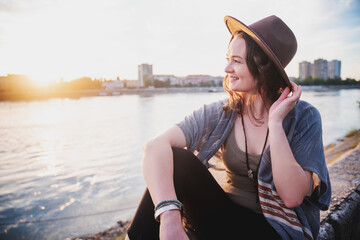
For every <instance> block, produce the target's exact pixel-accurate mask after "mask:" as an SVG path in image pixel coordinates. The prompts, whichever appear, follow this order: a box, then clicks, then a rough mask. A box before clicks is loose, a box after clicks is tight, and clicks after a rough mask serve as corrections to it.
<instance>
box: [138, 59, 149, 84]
mask: <svg viewBox="0 0 360 240" xmlns="http://www.w3.org/2000/svg"><path fill="white" fill-rule="evenodd" d="M152 77H153V67H152V65H151V64H147V63H143V64H140V65H138V85H139V87H144V81H145V79H147V78H152Z"/></svg>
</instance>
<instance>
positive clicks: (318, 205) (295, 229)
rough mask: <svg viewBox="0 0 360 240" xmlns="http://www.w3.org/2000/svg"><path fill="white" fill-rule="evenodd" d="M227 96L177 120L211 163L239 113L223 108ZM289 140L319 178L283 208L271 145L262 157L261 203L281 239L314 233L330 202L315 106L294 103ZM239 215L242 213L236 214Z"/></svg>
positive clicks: (286, 127)
mask: <svg viewBox="0 0 360 240" xmlns="http://www.w3.org/2000/svg"><path fill="white" fill-rule="evenodd" d="M225 101H226V100H222V101H218V102H214V103H212V104H208V105H204V106H203V107H201V108H200V109H198V110H196V111H194V112H192V113H191V114H189V115H188V116H186V117H185V118H184V119H183V120H182V121H181V122H179V123H177V124H176V125H177V126H178V127H180V128H181V129H182V131H183V133H184V135H185V138H186V146H187V149H189V150H190V151H192V152H195V151H197V152H198V153H197V157H198V158H199V159H200V160H201V161H202V162H203V164H205V165H206V166H207V167H209V166H210V165H209V163H208V161H209V160H210V158H211V157H212V156H213V155H214V154H215V153H216V152H217V151H218V150H219V149H220V147H221V145H222V144H223V143H224V141H225V140H226V138H227V136H228V134H229V133H230V131H231V129H232V127H233V125H234V123H235V119H236V117H237V113H236V112H235V111H232V112H230V113H226V112H225V111H224V110H223V108H222V106H223V105H224V104H225ZM283 128H284V130H285V133H286V136H287V139H288V141H289V145H290V147H291V150H292V152H293V154H294V157H295V159H296V161H297V162H298V163H299V164H300V166H301V167H302V168H303V169H304V170H308V171H311V172H313V173H315V174H316V175H317V176H318V178H319V179H320V181H321V183H320V185H319V187H318V188H317V189H315V191H314V192H313V194H312V195H311V196H307V197H305V198H304V201H303V203H302V204H301V205H300V206H298V207H295V208H293V209H290V208H287V207H286V206H285V204H284V203H283V201H282V200H281V198H280V197H279V195H278V194H277V192H276V188H275V186H274V182H273V178H272V171H271V157H270V147H268V148H267V149H266V150H265V152H264V155H263V157H262V159H261V162H260V168H259V173H258V192H259V200H260V206H261V209H262V212H263V214H264V216H265V217H266V219H267V221H268V222H269V223H270V224H271V225H272V226H273V227H274V229H275V230H276V231H277V232H278V233H279V235H280V236H282V238H283V239H316V238H317V235H318V232H319V227H320V212H319V210H326V209H328V207H329V204H330V198H331V187H330V180H329V174H328V170H327V167H326V163H325V156H324V148H323V142H322V129H321V118H320V114H319V112H318V111H317V109H316V108H314V107H313V106H312V105H310V104H309V103H307V102H305V101H302V100H298V102H297V104H296V106H295V108H294V109H293V110H292V111H291V112H290V113H289V114H288V115H287V116H286V117H285V119H284V121H283ZM239 217H240V216H239Z"/></svg>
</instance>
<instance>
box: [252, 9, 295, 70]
mask: <svg viewBox="0 0 360 240" xmlns="http://www.w3.org/2000/svg"><path fill="white" fill-rule="evenodd" d="M249 29H251V30H252V31H253V32H254V33H255V34H256V35H258V37H260V38H261V39H262V41H263V42H264V43H265V44H266V45H267V46H268V48H269V49H270V50H271V51H272V52H273V54H274V55H275V56H276V57H277V59H278V60H279V61H280V63H281V65H282V66H283V67H284V68H285V67H286V66H287V65H288V64H289V62H290V61H291V59H292V58H293V57H294V55H295V53H296V50H297V42H296V38H295V35H294V33H293V32H292V31H291V29H290V28H289V27H288V26H287V25H286V24H285V23H284V22H283V21H282V20H281V19H280V18H278V17H277V16H275V15H272V16H269V17H266V18H264V19H261V20H259V21H257V22H255V23H253V24H251V25H249Z"/></svg>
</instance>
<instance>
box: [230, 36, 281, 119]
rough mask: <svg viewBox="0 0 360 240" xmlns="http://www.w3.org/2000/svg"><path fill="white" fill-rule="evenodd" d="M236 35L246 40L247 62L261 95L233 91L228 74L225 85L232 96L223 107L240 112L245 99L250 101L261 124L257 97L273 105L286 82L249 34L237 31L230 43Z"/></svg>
mask: <svg viewBox="0 0 360 240" xmlns="http://www.w3.org/2000/svg"><path fill="white" fill-rule="evenodd" d="M235 37H241V38H243V39H244V40H245V44H246V59H245V60H246V64H247V67H248V68H249V71H250V73H251V74H252V76H253V77H254V80H255V87H254V89H253V90H255V92H258V94H259V95H260V96H258V95H257V94H253V93H246V92H236V91H232V90H231V89H230V88H229V78H228V77H227V76H226V77H225V79H224V82H223V87H224V89H225V91H226V92H227V93H228V94H229V96H230V97H229V99H228V101H227V103H226V104H225V105H224V107H223V109H224V110H225V111H226V112H229V111H232V110H236V111H237V112H238V113H240V111H243V108H244V106H245V104H246V103H245V101H249V103H250V104H249V108H248V109H247V110H248V111H249V112H250V114H251V116H252V118H253V119H254V120H255V121H256V123H257V124H261V123H262V122H263V121H262V118H261V117H260V118H258V117H256V116H255V112H254V101H255V99H256V98H257V97H261V99H262V101H263V102H264V103H265V106H269V105H267V104H270V105H271V104H272V103H273V102H275V101H276V100H277V99H278V98H279V96H280V94H281V91H282V90H283V89H284V88H285V87H286V83H285V81H282V80H281V76H280V74H279V73H278V71H277V70H276V68H275V66H274V64H273V63H272V61H270V59H269V58H268V56H267V55H266V54H265V53H264V51H263V50H262V49H261V48H260V46H259V45H258V44H257V43H256V42H255V41H254V40H253V39H252V38H251V37H250V36H249V35H248V34H246V33H245V32H242V31H240V32H236V33H235V34H234V35H233V36H232V37H231V39H230V43H231V41H232V40H233V39H234V38H235Z"/></svg>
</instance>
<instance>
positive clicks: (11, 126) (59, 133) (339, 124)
mask: <svg viewBox="0 0 360 240" xmlns="http://www.w3.org/2000/svg"><path fill="white" fill-rule="evenodd" d="M224 96H226V95H225V93H184V94H172V95H170V94H163V95H154V96H152V95H149V96H146V97H144V96H136V95H129V96H114V97H89V98H81V99H76V100H75V99H51V100H47V101H33V102H0V116H1V118H0V136H1V138H0V223H1V226H0V231H1V232H0V238H1V239H64V238H66V237H76V236H81V235H84V234H89V233H94V232H98V231H101V230H104V229H106V228H108V227H111V226H113V225H114V224H116V222H117V221H118V220H125V219H129V218H130V216H131V215H132V214H133V213H134V211H135V207H136V205H137V203H138V201H139V198H140V197H141V194H142V192H143V190H144V187H145V184H144V181H143V179H142V177H141V147H142V145H143V144H144V143H145V142H146V141H147V140H149V139H150V138H151V137H153V136H154V135H156V134H158V133H160V132H161V131H163V130H165V129H166V128H168V127H169V126H171V125H172V124H173V123H175V122H177V121H179V120H181V119H182V118H183V117H184V116H185V114H188V113H189V112H191V111H192V110H193V109H195V108H198V107H200V106H201V105H202V104H204V103H210V102H213V101H216V100H218V99H222V98H223V97H224ZM302 98H303V99H305V100H307V101H309V102H311V103H312V104H313V105H315V106H316V107H317V108H318V109H319V111H320V113H321V115H322V120H323V129H324V143H325V144H328V143H331V142H334V141H335V140H336V139H337V138H339V137H341V136H343V135H344V134H345V133H346V132H347V131H348V130H350V129H352V128H360V121H359V119H360V109H359V108H358V106H357V104H356V101H357V100H360V90H358V89H357V90H338V91H304V92H303V96H302ZM49 220H51V221H49ZM4 223H6V224H4Z"/></svg>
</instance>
